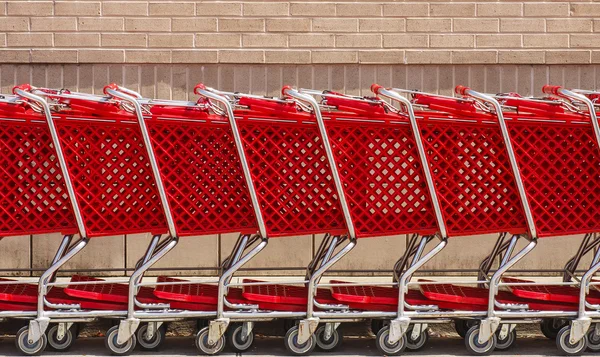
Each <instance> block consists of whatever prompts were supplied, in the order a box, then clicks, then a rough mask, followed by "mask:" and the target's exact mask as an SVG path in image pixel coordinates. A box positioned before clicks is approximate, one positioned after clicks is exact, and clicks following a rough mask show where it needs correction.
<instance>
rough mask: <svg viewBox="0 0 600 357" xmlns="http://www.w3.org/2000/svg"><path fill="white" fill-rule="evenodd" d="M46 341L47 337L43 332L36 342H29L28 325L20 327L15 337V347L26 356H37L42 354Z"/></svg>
mask: <svg viewBox="0 0 600 357" xmlns="http://www.w3.org/2000/svg"><path fill="white" fill-rule="evenodd" d="M47 343H48V339H47V337H46V334H43V335H42V337H41V338H40V339H39V340H38V341H37V342H36V343H29V326H23V327H21V329H20V330H19V331H18V332H17V335H16V338H15V345H16V346H17V349H18V350H19V352H21V354H23V355H26V356H37V355H40V354H42V352H44V350H45V349H46V344H47Z"/></svg>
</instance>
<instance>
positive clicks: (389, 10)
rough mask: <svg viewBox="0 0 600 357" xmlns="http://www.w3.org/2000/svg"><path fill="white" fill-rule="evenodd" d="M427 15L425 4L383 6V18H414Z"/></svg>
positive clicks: (427, 6) (427, 7)
mask: <svg viewBox="0 0 600 357" xmlns="http://www.w3.org/2000/svg"><path fill="white" fill-rule="evenodd" d="M428 15H429V5H428V4H427V3H425V2H423V3H404V4H384V5H383V16H400V17H415V16H428Z"/></svg>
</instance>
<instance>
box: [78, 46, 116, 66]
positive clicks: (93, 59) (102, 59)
mask: <svg viewBox="0 0 600 357" xmlns="http://www.w3.org/2000/svg"><path fill="white" fill-rule="evenodd" d="M78 59H79V63H123V62H125V51H123V50H107V49H101V50H79V57H78Z"/></svg>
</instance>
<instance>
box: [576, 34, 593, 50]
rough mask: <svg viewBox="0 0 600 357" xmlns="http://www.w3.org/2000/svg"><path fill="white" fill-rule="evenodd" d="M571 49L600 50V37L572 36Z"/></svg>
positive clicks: (590, 35)
mask: <svg viewBox="0 0 600 357" xmlns="http://www.w3.org/2000/svg"><path fill="white" fill-rule="evenodd" d="M571 47H576V48H599V47H600V36H598V35H596V34H587V35H583V34H572V35H571Z"/></svg>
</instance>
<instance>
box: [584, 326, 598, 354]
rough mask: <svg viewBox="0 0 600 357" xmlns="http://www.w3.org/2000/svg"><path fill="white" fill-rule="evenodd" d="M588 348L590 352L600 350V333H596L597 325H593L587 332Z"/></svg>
mask: <svg viewBox="0 0 600 357" xmlns="http://www.w3.org/2000/svg"><path fill="white" fill-rule="evenodd" d="M587 349H588V351H590V352H598V351H600V335H599V334H597V333H596V328H595V326H592V328H591V329H590V332H588V334H587Z"/></svg>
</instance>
